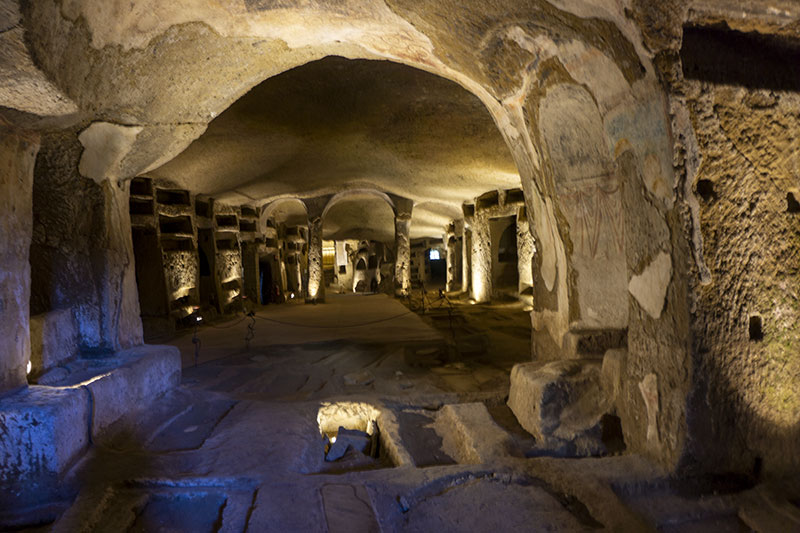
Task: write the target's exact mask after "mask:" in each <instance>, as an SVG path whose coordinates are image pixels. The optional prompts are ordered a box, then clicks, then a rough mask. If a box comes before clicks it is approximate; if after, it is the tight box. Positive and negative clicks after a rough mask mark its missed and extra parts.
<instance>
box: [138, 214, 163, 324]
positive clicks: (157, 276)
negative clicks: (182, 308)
mask: <svg viewBox="0 0 800 533" xmlns="http://www.w3.org/2000/svg"><path fill="white" fill-rule="evenodd" d="M133 253H134V256H135V257H136V285H137V286H138V288H139V307H140V309H141V313H142V318H143V319H144V320H147V319H149V318H164V317H166V316H167V314H168V309H167V287H166V285H165V283H164V270H163V267H162V259H161V249H160V248H159V245H158V236H157V235H156V232H155V230H149V229H139V228H134V229H133Z"/></svg>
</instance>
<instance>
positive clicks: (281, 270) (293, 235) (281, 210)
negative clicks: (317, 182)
mask: <svg viewBox="0 0 800 533" xmlns="http://www.w3.org/2000/svg"><path fill="white" fill-rule="evenodd" d="M258 220H259V222H258V226H259V230H260V232H261V237H260V239H258V240H257V242H256V245H257V247H256V250H255V254H256V259H257V260H256V263H255V270H254V271H253V272H254V273H255V274H254V285H255V292H256V293H257V301H258V303H260V304H262V305H266V304H269V303H281V302H285V301H287V300H291V299H300V298H302V297H303V296H304V295H305V293H306V286H307V283H308V280H307V276H306V269H307V268H308V215H307V214H306V208H305V205H304V204H303V202H302V201H301V200H298V199H291V200H276V201H274V202H272V203H269V204H267V205H266V206H264V207H263V208H262V210H261V214H260V215H259V217H258ZM245 275H246V276H247V268H245ZM251 297H253V296H251Z"/></svg>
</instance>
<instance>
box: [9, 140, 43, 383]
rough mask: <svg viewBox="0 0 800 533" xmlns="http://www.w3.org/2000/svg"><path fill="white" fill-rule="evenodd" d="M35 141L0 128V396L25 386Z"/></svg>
mask: <svg viewBox="0 0 800 533" xmlns="http://www.w3.org/2000/svg"><path fill="white" fill-rule="evenodd" d="M38 149H39V139H38V136H37V135H32V134H26V133H25V132H22V131H14V130H10V129H7V128H4V127H2V125H0V235H2V245H0V316H2V320H0V394H2V393H3V392H5V391H8V390H11V389H14V388H16V387H20V386H22V385H24V384H25V383H26V380H25V373H26V365H27V363H28V360H29V358H30V352H31V344H30V333H29V326H28V321H29V317H30V311H29V309H30V299H31V296H30V290H31V275H30V267H29V263H28V261H29V253H30V252H29V250H30V244H31V233H32V228H33V220H32V200H31V198H32V194H33V165H34V161H35V158H36V152H37V151H38Z"/></svg>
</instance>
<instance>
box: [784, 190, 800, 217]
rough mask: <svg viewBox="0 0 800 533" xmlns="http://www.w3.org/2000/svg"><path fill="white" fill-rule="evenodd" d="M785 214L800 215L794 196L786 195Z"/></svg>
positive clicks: (799, 205)
mask: <svg viewBox="0 0 800 533" xmlns="http://www.w3.org/2000/svg"><path fill="white" fill-rule="evenodd" d="M786 212H787V213H800V203H798V201H797V199H796V198H795V197H794V194H792V193H790V192H787V193H786Z"/></svg>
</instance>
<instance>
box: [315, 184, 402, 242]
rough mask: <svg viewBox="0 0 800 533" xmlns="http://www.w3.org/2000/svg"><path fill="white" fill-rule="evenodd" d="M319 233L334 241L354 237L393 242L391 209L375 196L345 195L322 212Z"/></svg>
mask: <svg viewBox="0 0 800 533" xmlns="http://www.w3.org/2000/svg"><path fill="white" fill-rule="evenodd" d="M322 236H323V238H325V239H328V240H337V241H340V240H345V239H358V240H371V241H379V242H385V243H390V244H391V243H394V211H392V208H391V207H390V206H389V204H387V203H386V201H385V200H383V199H381V198H379V197H377V196H374V195H370V194H364V193H354V194H352V195H348V197H347V198H345V199H343V200H341V201H338V202H336V203H335V204H333V205H332V206H331V207H330V209H328V210H327V212H326V213H325V216H324V217H323V219H322Z"/></svg>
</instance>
